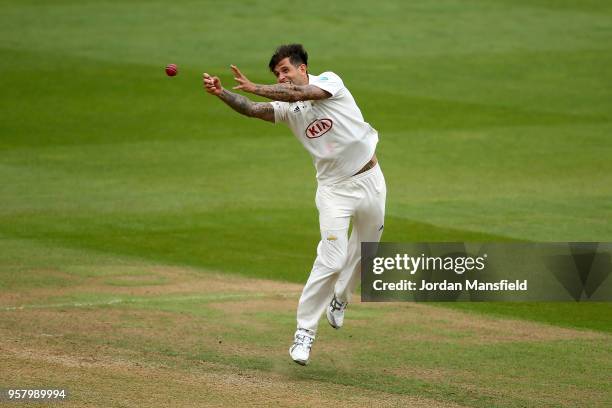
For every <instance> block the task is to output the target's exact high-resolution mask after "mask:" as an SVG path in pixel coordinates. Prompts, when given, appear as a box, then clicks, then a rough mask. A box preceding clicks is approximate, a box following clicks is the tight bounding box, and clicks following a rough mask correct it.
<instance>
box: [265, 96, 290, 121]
mask: <svg viewBox="0 0 612 408" xmlns="http://www.w3.org/2000/svg"><path fill="white" fill-rule="evenodd" d="M270 104H271V105H272V107H273V108H274V123H278V122H286V121H287V112H288V111H289V103H287V102H280V101H274V102H270Z"/></svg>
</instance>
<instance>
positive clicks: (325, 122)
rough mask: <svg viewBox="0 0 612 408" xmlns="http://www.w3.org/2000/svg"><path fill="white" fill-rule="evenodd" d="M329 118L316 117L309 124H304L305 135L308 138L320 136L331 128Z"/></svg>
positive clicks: (331, 123)
mask: <svg viewBox="0 0 612 408" xmlns="http://www.w3.org/2000/svg"><path fill="white" fill-rule="evenodd" d="M333 124H334V122H332V120H331V119H317V120H315V121H314V122H312V123H311V124H310V125H308V126H306V132H305V133H306V137H307V138H309V139H315V138H317V137H321V136H323V135H324V134H326V133H327V132H329V130H330V129H331V128H332V125H333Z"/></svg>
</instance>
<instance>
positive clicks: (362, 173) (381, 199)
mask: <svg viewBox="0 0 612 408" xmlns="http://www.w3.org/2000/svg"><path fill="white" fill-rule="evenodd" d="M269 67H270V71H272V73H273V74H274V76H275V77H276V82H277V83H276V84H274V85H259V84H254V83H252V82H251V81H249V80H248V79H247V77H246V76H244V74H242V73H241V72H240V70H239V69H238V67H236V66H234V65H232V66H231V69H232V71H233V74H234V79H235V80H236V82H237V83H238V85H237V86H235V87H234V88H233V89H237V90H241V91H243V92H247V93H252V94H255V95H259V96H262V97H265V98H268V99H270V100H272V102H253V101H251V100H250V99H248V98H246V97H245V96H242V95H239V94H236V93H234V92H230V91H228V90H227V89H225V88H223V86H222V85H221V81H220V80H219V78H218V77H215V76H211V75H209V74H207V73H204V75H203V82H204V88H205V90H206V91H207V92H208V93H210V94H212V95H215V96H217V97H218V98H219V99H221V100H222V101H223V102H225V103H226V104H227V105H229V106H230V107H231V108H232V109H233V110H235V111H236V112H238V113H241V114H243V115H245V116H248V117H253V118H259V119H262V120H266V121H268V122H272V123H285V124H286V125H287V126H289V128H290V129H291V131H292V132H293V134H294V135H295V137H296V138H297V139H298V140H299V141H300V142H301V143H302V145H304V147H305V148H306V150H308V152H309V153H310V154H311V155H312V159H313V162H314V165H315V167H316V170H317V182H318V187H317V194H316V200H315V201H316V205H317V209H318V210H319V225H320V230H321V241H320V242H319V244H318V247H317V257H316V260H315V261H314V265H313V267H312V270H311V272H310V276H309V278H308V281H307V282H306V285H305V286H304V289H303V291H302V295H301V297H300V301H299V304H298V308H297V331H296V332H295V335H294V340H293V345H292V346H291V347H290V349H289V354H290V355H291V358H292V359H293V361H295V362H296V363H298V364H301V365H306V364H307V363H308V359H309V357H310V350H311V347H312V344H313V341H314V339H315V335H316V332H317V326H318V321H319V319H320V317H321V315H322V314H323V312H325V311H326V315H327V320H328V321H329V324H330V325H331V326H332V327H334V328H335V329H339V328H341V327H342V325H343V322H344V312H345V309H346V307H347V304H348V302H349V301H350V300H351V294H352V292H353V291H354V289H355V286H356V283H357V281H358V280H359V277H360V276H359V275H360V272H361V271H360V266H361V265H360V260H361V242H362V241H368V242H378V241H379V240H380V237H381V234H382V230H383V220H384V215H385V199H386V193H387V190H386V185H385V179H384V177H383V173H382V171H381V169H380V166H379V165H378V161H377V159H376V154H375V150H376V144H377V143H378V133H377V132H376V130H375V129H374V128H372V126H370V125H369V124H368V123H367V122H365V121H364V119H363V115H362V114H361V111H360V110H359V107H358V106H357V104H356V103H355V99H353V96H352V95H351V93H350V92H349V90H348V89H347V88H346V86H344V83H343V82H342V79H341V78H340V77H339V76H338V75H336V74H334V73H333V72H324V73H322V74H320V75H311V74H310V73H309V72H308V54H307V53H306V51H305V50H304V48H303V47H302V45H301V44H290V45H282V46H280V47H278V49H277V50H276V52H275V53H274V55H273V56H272V58H271V59H270V64H269ZM351 220H352V224H353V225H352V230H351V234H350V238H349V226H350V223H351Z"/></svg>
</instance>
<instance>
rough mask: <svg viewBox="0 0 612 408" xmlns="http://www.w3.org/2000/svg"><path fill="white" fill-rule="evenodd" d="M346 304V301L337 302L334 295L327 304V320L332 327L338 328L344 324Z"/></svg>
mask: <svg viewBox="0 0 612 408" xmlns="http://www.w3.org/2000/svg"><path fill="white" fill-rule="evenodd" d="M347 306H348V302H338V299H336V295H334V298H333V299H332V300H331V302H329V306H327V313H326V314H327V321H328V322H329V324H330V326H331V327H333V328H334V329H336V330H337V329H339V328H341V327H342V325H343V324H344V310H345V309H346V307H347Z"/></svg>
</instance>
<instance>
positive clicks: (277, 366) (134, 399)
mask: <svg viewBox="0 0 612 408" xmlns="http://www.w3.org/2000/svg"><path fill="white" fill-rule="evenodd" d="M66 255H67V254H66ZM96 256H98V258H97V261H96V262H93V263H91V264H88V265H72V266H67V267H62V268H47V269H44V270H37V269H31V270H29V271H27V273H30V274H32V275H37V276H46V277H47V278H49V277H55V278H57V279H61V280H62V281H63V282H64V284H62V285H61V287H58V286H55V287H53V286H51V287H49V286H47V287H36V286H34V287H31V288H29V289H27V290H21V291H19V292H11V293H9V292H2V294H1V295H0V336H1V338H2V342H1V343H0V360H1V365H2V367H3V369H2V370H1V371H0V384H1V385H2V386H5V387H31V388H34V387H45V388H48V387H63V388H66V389H68V390H69V400H68V402H64V403H63V405H62V406H79V407H82V406H92V407H93V406H97V407H109V406H134V407H137V406H152V407H155V406H160V407H162V406H219V407H224V406H236V405H247V406H270V405H276V406H332V405H333V406H373V405H375V406H402V407H405V406H412V407H457V406H483V407H485V406H491V405H495V406H508V407H512V406H576V405H583V406H602V407H603V406H605V405H606V404H607V402H609V400H610V390H609V385H608V384H607V381H608V380H609V378H607V377H606V375H607V374H608V371H606V367H607V368H608V369H609V367H610V364H611V356H612V352H611V350H610V344H611V341H610V340H611V338H612V336H610V335H609V334H606V333H603V332H596V331H588V330H574V329H567V328H559V327H554V326H550V325H545V324H539V323H533V322H526V321H520V320H504V319H494V318H490V317H485V316H481V315H478V314H468V313H464V312H460V311H454V310H448V309H446V308H440V307H437V306H432V305H427V304H414V303H405V304H399V303H396V304H372V303H368V304H359V303H355V304H352V305H351V307H350V308H349V309H348V311H347V322H346V327H345V328H343V329H342V330H340V331H334V330H333V329H331V328H329V327H328V326H327V324H326V323H325V321H324V320H323V321H322V322H321V329H320V333H319V336H318V339H317V341H316V343H315V346H314V349H313V356H312V360H311V364H310V365H309V366H307V367H301V366H298V365H296V364H294V363H293V362H292V361H291V360H290V359H289V356H288V352H287V349H288V346H289V343H290V341H291V337H292V334H293V330H294V313H295V307H296V303H297V299H298V296H299V293H300V290H301V285H299V284H293V283H282V282H278V281H269V280H257V279H250V278H243V277H239V276H233V275H229V276H228V275H224V274H217V273H213V272H206V271H202V270H198V269H190V268H182V267H172V266H165V265H155V264H150V263H143V262H140V261H134V260H129V259H121V260H117V259H113V260H112V262H109V261H108V260H105V257H104V256H102V255H96ZM77 258H78V257H77Z"/></svg>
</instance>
